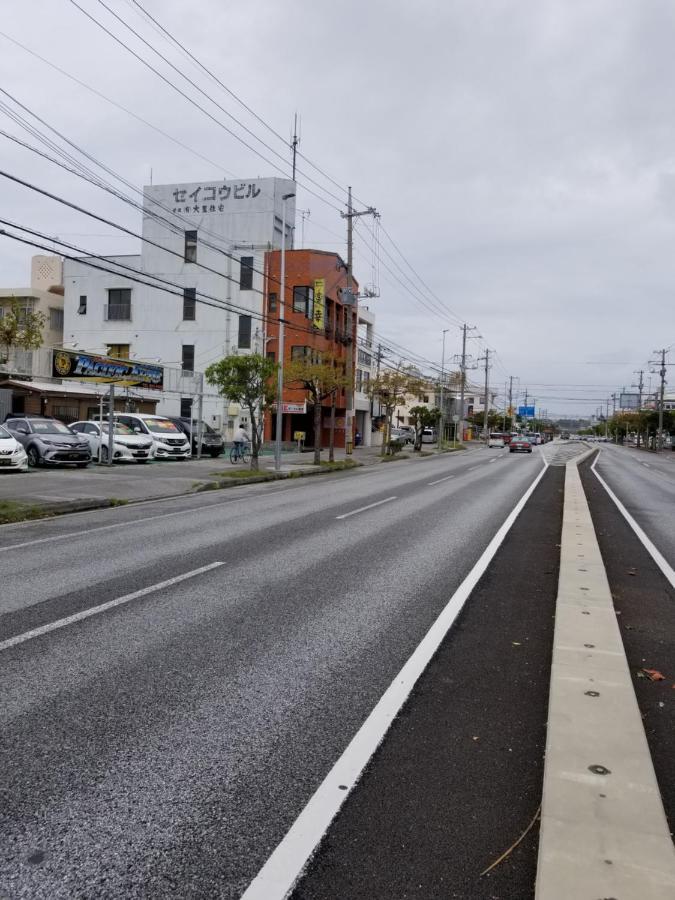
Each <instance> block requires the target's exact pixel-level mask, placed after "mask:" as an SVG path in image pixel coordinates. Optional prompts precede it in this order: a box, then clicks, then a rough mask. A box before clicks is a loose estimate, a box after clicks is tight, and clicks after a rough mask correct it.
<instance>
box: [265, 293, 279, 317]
mask: <svg viewBox="0 0 675 900" xmlns="http://www.w3.org/2000/svg"><path fill="white" fill-rule="evenodd" d="M276 311H277V295H276V294H270V295H269V297H268V298H267V312H271V313H273V312H276Z"/></svg>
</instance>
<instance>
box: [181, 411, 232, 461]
mask: <svg viewBox="0 0 675 900" xmlns="http://www.w3.org/2000/svg"><path fill="white" fill-rule="evenodd" d="M167 419H169V421H170V422H173V423H174V424H175V425H177V426H178V427H179V428H180V430H181V431H182V432H183V433H184V434H186V435H187V437H188V438H189V439H190V442H191V444H192V453H193V454H196V453H197V450H198V447H197V439H198V436H199V422H198V421H197V420H196V419H189V418H188V417H187V416H167ZM224 449H225V441H224V440H223V436H222V434H219V433H218V432H217V431H216V430H215V429H214V428H211V426H210V425H207V424H206V422H202V453H208V454H209V455H210V456H212V457H214V459H215V457H216V456H220V454H221V453H222V452H223V450H224Z"/></svg>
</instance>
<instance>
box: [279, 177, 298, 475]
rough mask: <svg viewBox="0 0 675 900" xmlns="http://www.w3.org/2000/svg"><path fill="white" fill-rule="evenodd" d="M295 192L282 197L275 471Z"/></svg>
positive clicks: (280, 416) (281, 398)
mask: <svg viewBox="0 0 675 900" xmlns="http://www.w3.org/2000/svg"><path fill="white" fill-rule="evenodd" d="M292 197H295V194H284V195H283V197H282V198H281V279H280V281H281V285H280V289H279V368H278V370H277V434H276V442H275V444H274V471H275V472H280V471H281V425H282V419H283V413H282V411H281V410H282V406H283V395H284V313H285V302H284V301H285V299H286V201H287V200H290V199H291V198H292Z"/></svg>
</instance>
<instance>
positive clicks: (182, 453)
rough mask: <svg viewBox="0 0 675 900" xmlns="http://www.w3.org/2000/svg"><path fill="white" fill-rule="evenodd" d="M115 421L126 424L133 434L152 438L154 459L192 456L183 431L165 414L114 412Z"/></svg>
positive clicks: (187, 457)
mask: <svg viewBox="0 0 675 900" xmlns="http://www.w3.org/2000/svg"><path fill="white" fill-rule="evenodd" d="M115 421H116V422H121V423H122V425H126V426H127V427H128V428H131V430H132V431H133V432H134V433H135V434H142V435H149V436H150V437H151V438H152V444H153V456H154V457H155V458H156V459H189V458H190V456H192V450H191V448H190V442H189V440H188V439H187V437H186V436H185V433H184V432H183V431H182V430H181V429H180V428H179V427H178V425H176V423H175V422H172V421H171V420H170V419H167V417H166V416H155V415H151V414H150V413H115Z"/></svg>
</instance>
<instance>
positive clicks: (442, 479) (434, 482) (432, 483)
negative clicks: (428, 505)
mask: <svg viewBox="0 0 675 900" xmlns="http://www.w3.org/2000/svg"><path fill="white" fill-rule="evenodd" d="M454 477H455V476H454V475H446V476H445V478H439V479H438V481H430V482H428V484H429V487H432V486H433V485H434V484H440V483H441V481H449V480H450V478H454Z"/></svg>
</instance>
